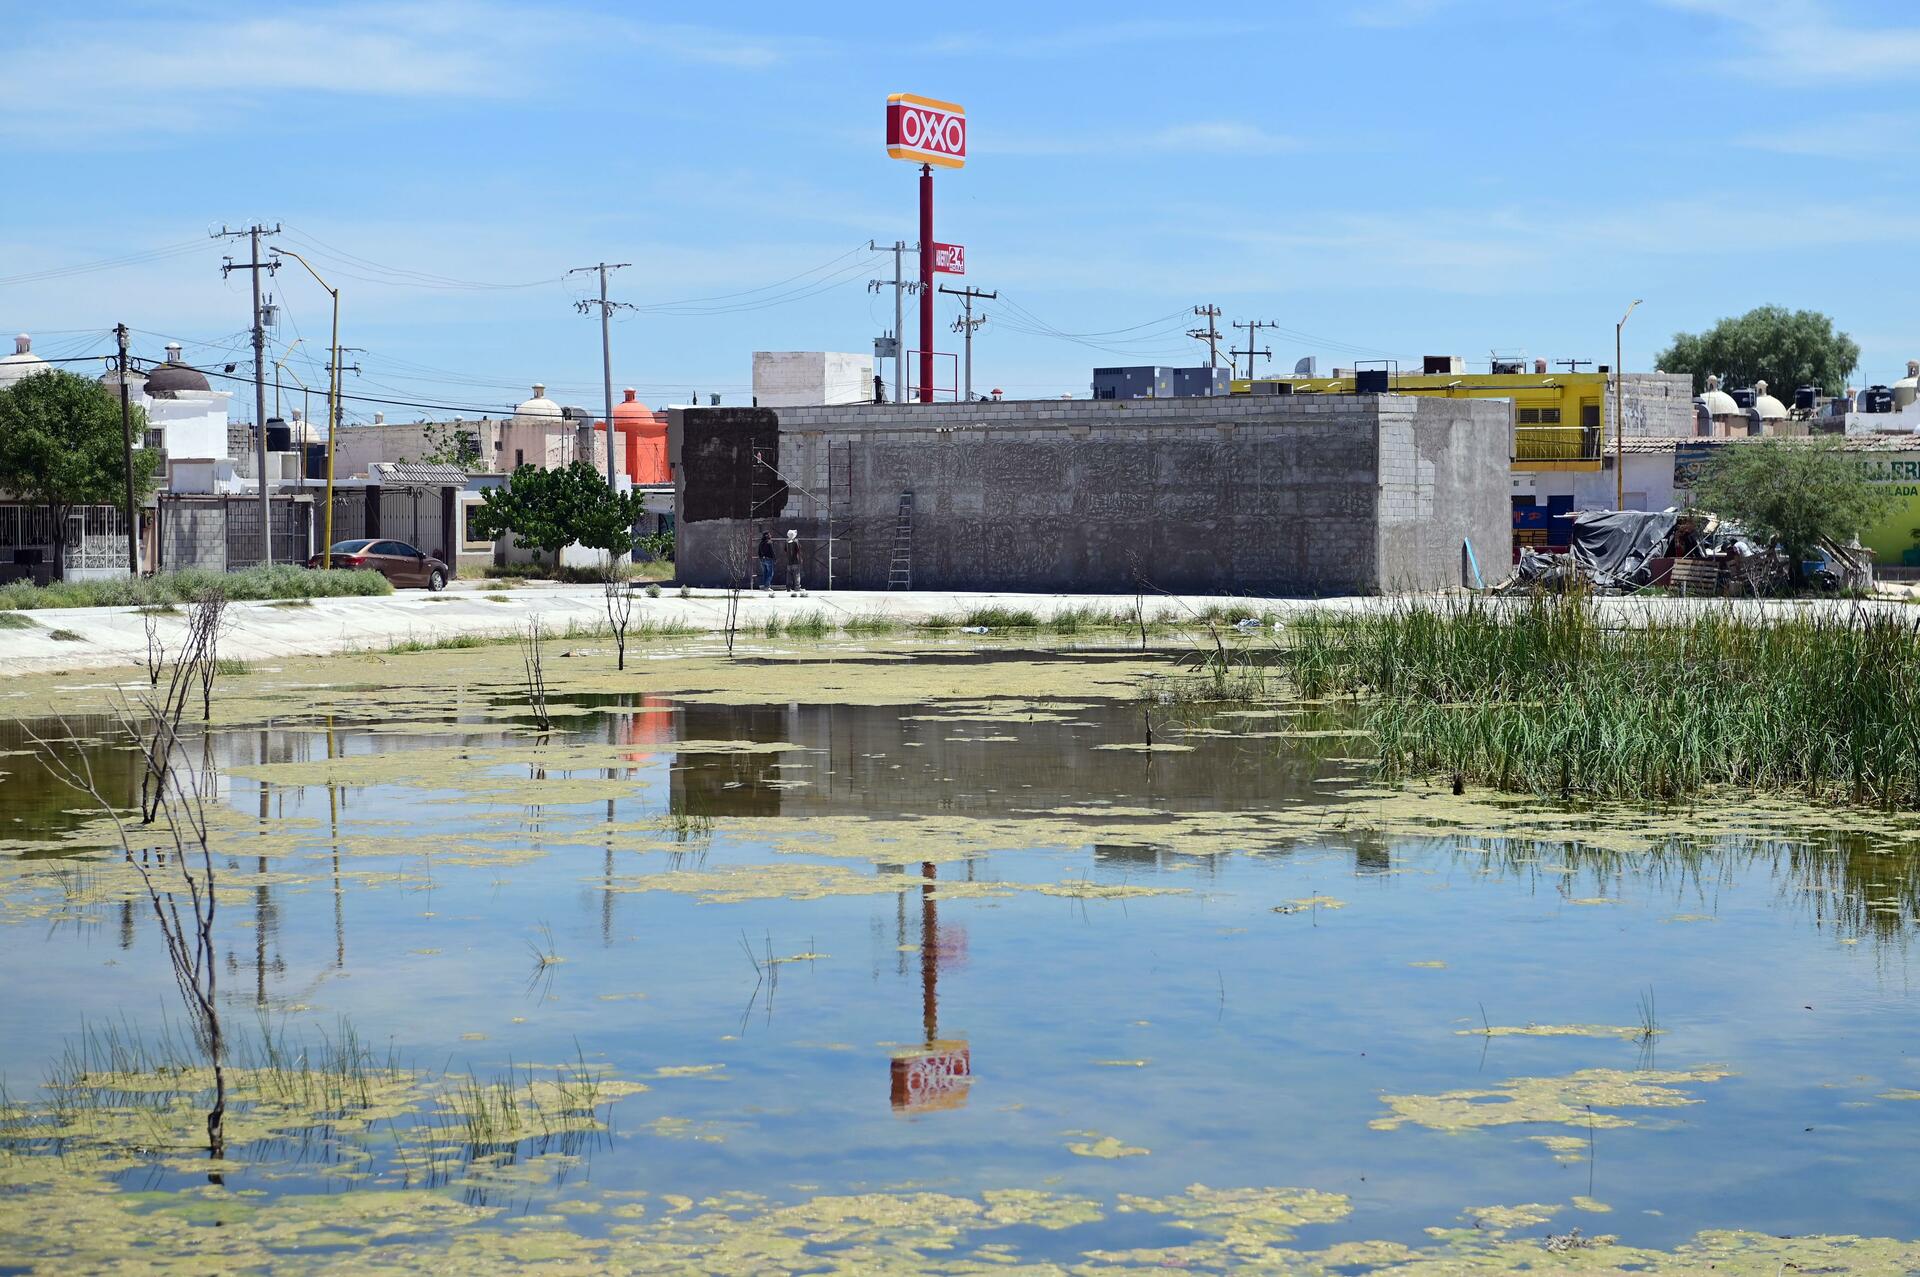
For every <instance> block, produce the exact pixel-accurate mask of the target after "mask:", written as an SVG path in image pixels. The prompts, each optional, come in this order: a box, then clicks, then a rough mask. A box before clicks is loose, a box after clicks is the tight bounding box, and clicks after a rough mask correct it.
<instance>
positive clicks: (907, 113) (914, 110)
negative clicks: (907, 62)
mask: <svg viewBox="0 0 1920 1277" xmlns="http://www.w3.org/2000/svg"><path fill="white" fill-rule="evenodd" d="M887 154H888V155H891V156H892V157H893V158H894V159H896V160H911V161H913V162H914V163H915V164H938V165H939V166H941V167H942V168H962V167H964V166H965V165H966V162H967V108H965V107H963V106H957V105H955V104H954V103H952V102H937V101H935V100H934V99H932V98H923V97H917V96H915V95H914V94H911V93H890V94H888V95H887Z"/></svg>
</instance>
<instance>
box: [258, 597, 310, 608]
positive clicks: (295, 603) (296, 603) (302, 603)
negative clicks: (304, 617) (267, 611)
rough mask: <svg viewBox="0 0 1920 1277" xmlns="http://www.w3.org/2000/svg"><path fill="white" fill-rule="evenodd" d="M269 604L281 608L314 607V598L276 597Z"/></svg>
mask: <svg viewBox="0 0 1920 1277" xmlns="http://www.w3.org/2000/svg"><path fill="white" fill-rule="evenodd" d="M267 606H268V607H281V608H296V607H312V606H313V600H312V599H275V600H274V601H273V602H272V603H269V604H267Z"/></svg>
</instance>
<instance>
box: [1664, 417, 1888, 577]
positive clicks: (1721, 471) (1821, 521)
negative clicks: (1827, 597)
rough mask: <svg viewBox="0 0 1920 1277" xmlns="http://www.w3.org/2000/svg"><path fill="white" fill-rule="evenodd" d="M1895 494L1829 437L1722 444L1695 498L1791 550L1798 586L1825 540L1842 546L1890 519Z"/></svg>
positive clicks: (1698, 480)
mask: <svg viewBox="0 0 1920 1277" xmlns="http://www.w3.org/2000/svg"><path fill="white" fill-rule="evenodd" d="M1893 500H1894V497H1893V495H1892V493H1891V492H1889V491H1888V490H1887V489H1886V488H1883V487H1879V486H1876V485H1875V484H1873V483H1871V482H1869V481H1868V479H1867V477H1866V474H1865V472H1864V471H1862V469H1861V468H1860V466H1859V464H1858V463H1857V462H1856V461H1855V459H1854V458H1852V457H1851V456H1849V455H1848V454H1847V453H1845V452H1843V451H1842V450H1841V448H1840V446H1839V444H1838V442H1837V441H1835V440H1832V439H1822V438H1818V437H1815V438H1812V439H1754V440H1748V441H1743V442H1739V443H1729V444H1723V445H1721V447H1720V448H1718V449H1717V450H1716V451H1715V454H1714V456H1713V457H1712V459H1711V460H1709V461H1707V462H1706V463H1705V464H1704V465H1703V466H1701V468H1700V473H1699V476H1698V477H1697V478H1696V479H1695V480H1694V482H1693V503H1694V504H1695V505H1697V506H1699V507H1700V508H1701V509H1703V510H1711V511H1712V512H1713V513H1715V514H1718V515H1720V516H1722V517H1723V518H1728V519H1732V520H1734V521H1735V522H1737V523H1739V524H1741V525H1742V526H1744V527H1745V528H1746V529H1747V531H1748V532H1750V533H1752V534H1753V535H1754V536H1756V537H1758V538H1760V539H1761V540H1763V541H1767V542H1770V543H1777V544H1778V545H1779V546H1780V547H1781V548H1782V549H1784V550H1785V551H1786V552H1787V559H1788V562H1789V565H1790V568H1791V570H1792V572H1793V583H1794V584H1795V585H1804V584H1805V583H1806V578H1805V575H1804V573H1803V572H1802V570H1801V566H1800V565H1801V563H1802V562H1804V561H1805V559H1806V557H1807V555H1808V553H1809V552H1810V551H1812V550H1813V549H1814V548H1815V547H1816V546H1817V545H1818V544H1819V543H1820V542H1821V541H1822V540H1827V541H1833V542H1835V543H1837V544H1845V543H1846V542H1847V541H1848V540H1849V539H1851V538H1853V537H1855V536H1858V535H1859V534H1860V532H1861V531H1862V530H1864V529H1866V528H1868V527H1871V526H1872V525H1873V524H1875V523H1877V522H1879V521H1880V520H1881V519H1883V518H1885V517H1886V515H1887V513H1888V512H1889V510H1890V509H1891V505H1892V502H1893Z"/></svg>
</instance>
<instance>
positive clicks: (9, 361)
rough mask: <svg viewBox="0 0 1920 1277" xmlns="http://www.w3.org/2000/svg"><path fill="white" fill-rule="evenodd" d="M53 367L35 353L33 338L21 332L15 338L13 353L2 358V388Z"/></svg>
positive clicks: (0, 387)
mask: <svg viewBox="0 0 1920 1277" xmlns="http://www.w3.org/2000/svg"><path fill="white" fill-rule="evenodd" d="M52 367H53V365H52V364H50V363H48V362H47V361H46V360H44V359H42V358H40V356H38V355H36V354H34V353H33V338H31V337H29V336H27V335H26V334H25V333H21V334H20V335H19V336H18V337H15V338H14V339H13V353H12V354H11V355H8V356H7V357H6V358H4V359H0V390H4V389H5V388H6V387H8V386H11V385H12V384H13V383H14V382H16V381H19V380H21V379H22V378H25V377H31V376H33V374H35V373H37V372H46V371H48V370H50V369H51V368H52Z"/></svg>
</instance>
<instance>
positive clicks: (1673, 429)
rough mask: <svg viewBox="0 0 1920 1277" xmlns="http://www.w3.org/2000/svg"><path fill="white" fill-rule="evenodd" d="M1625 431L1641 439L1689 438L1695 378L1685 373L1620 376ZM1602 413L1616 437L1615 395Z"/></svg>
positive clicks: (1611, 396) (1691, 431)
mask: <svg viewBox="0 0 1920 1277" xmlns="http://www.w3.org/2000/svg"><path fill="white" fill-rule="evenodd" d="M1620 406H1621V409H1622V416H1624V417H1625V419H1626V430H1625V432H1624V433H1626V434H1627V435H1630V436H1634V437H1638V438H1657V439H1686V438H1689V437H1691V436H1692V435H1693V433H1694V430H1693V378H1691V377H1689V376H1688V375H1687V374H1685V373H1672V372H1630V373H1627V374H1625V375H1624V376H1622V377H1621V378H1620ZM1601 411H1602V414H1603V416H1604V417H1605V419H1606V423H1607V437H1608V438H1609V439H1611V438H1612V437H1613V395H1612V394H1611V393H1609V394H1608V395H1607V400H1606V407H1605V408H1603V409H1602V410H1601Z"/></svg>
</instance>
